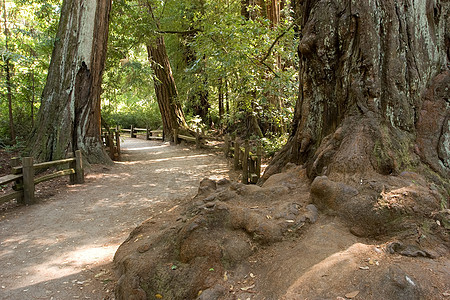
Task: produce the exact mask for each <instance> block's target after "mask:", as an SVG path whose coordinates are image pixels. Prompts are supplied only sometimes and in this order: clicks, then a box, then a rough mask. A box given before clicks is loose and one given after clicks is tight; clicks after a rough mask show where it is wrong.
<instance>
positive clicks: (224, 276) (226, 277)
mask: <svg viewBox="0 0 450 300" xmlns="http://www.w3.org/2000/svg"><path fill="white" fill-rule="evenodd" d="M223 281H228V275H227V272H226V271H225V273H224V274H223Z"/></svg>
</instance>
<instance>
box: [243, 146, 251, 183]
mask: <svg viewBox="0 0 450 300" xmlns="http://www.w3.org/2000/svg"><path fill="white" fill-rule="evenodd" d="M249 152H250V145H249V144H248V140H245V144H244V157H243V158H242V183H244V184H248V153H249Z"/></svg>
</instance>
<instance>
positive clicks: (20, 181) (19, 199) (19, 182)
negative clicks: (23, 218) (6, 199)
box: [11, 157, 24, 204]
mask: <svg viewBox="0 0 450 300" xmlns="http://www.w3.org/2000/svg"><path fill="white" fill-rule="evenodd" d="M19 165H20V158H19V157H13V158H11V167H12V168H14V167H18V166H19ZM22 185H23V178H20V179H17V180H16V181H15V182H14V185H13V187H12V188H13V190H14V191H18V190H19V189H20V186H22ZM16 200H17V203H19V204H24V199H23V195H22V196H19V197H17V198H16Z"/></svg>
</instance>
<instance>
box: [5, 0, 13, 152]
mask: <svg viewBox="0 0 450 300" xmlns="http://www.w3.org/2000/svg"><path fill="white" fill-rule="evenodd" d="M2 10H3V25H4V27H3V30H4V31H3V32H4V34H5V50H6V55H5V60H4V70H5V74H6V98H7V99H8V116H9V133H10V138H11V142H12V143H13V144H14V143H15V142H16V130H15V128H14V118H13V109H12V101H13V100H12V98H13V97H12V88H11V86H12V80H11V53H10V49H9V39H10V35H11V33H10V30H9V28H8V14H7V10H6V2H5V0H3V3H2Z"/></svg>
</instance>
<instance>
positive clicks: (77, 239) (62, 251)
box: [0, 138, 229, 300]
mask: <svg viewBox="0 0 450 300" xmlns="http://www.w3.org/2000/svg"><path fill="white" fill-rule="evenodd" d="M122 151H123V152H122V159H121V161H120V162H116V163H115V164H114V165H112V166H91V169H90V170H88V173H87V175H86V182H85V184H81V185H68V184H67V182H68V180H67V179H60V180H55V181H53V182H50V183H43V184H40V185H38V186H37V187H36V188H37V197H38V199H39V200H40V202H39V204H36V205H32V206H25V207H23V206H22V207H21V206H16V205H14V204H13V203H8V204H4V205H3V206H2V207H0V209H1V210H0V299H3V300H6V299H11V300H13V299H14V300H22V299H55V300H56V299H64V300H66V299H113V298H114V282H115V278H114V274H113V272H112V269H111V268H112V264H111V262H112V259H113V256H114V253H115V251H116V250H117V248H118V247H119V245H120V244H121V243H122V242H123V241H124V240H125V239H126V238H127V236H128V234H129V233H130V232H131V231H132V230H133V229H134V228H135V227H136V226H138V225H139V224H140V223H141V222H142V221H144V220H146V219H148V218H152V217H155V216H157V215H159V214H163V213H164V212H166V211H168V210H170V209H171V208H173V207H176V206H177V205H178V203H179V202H180V201H181V200H184V199H185V198H186V197H192V196H193V195H195V193H196V191H197V188H198V183H199V181H200V180H201V179H203V178H204V177H212V178H216V179H220V178H229V174H228V169H229V168H228V163H227V161H226V160H225V158H223V157H222V156H219V155H218V154H216V153H211V152H205V151H193V150H192V149H189V148H187V147H183V146H180V145H179V146H176V147H173V146H170V145H169V144H168V143H161V142H152V141H144V140H140V139H129V138H125V141H124V143H123V145H122ZM4 156H5V155H3V157H4ZM3 160H4V159H3ZM6 164H8V162H7V161H2V165H3V166H5V165H6Z"/></svg>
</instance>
